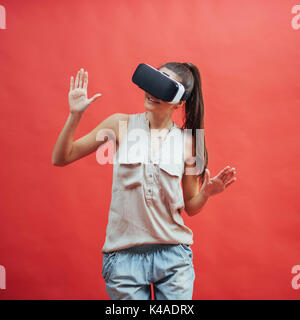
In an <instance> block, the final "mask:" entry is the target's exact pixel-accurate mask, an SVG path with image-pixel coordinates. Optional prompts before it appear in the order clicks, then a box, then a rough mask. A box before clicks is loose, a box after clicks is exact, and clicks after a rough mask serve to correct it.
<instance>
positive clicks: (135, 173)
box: [117, 161, 143, 189]
mask: <svg viewBox="0 0 300 320" xmlns="http://www.w3.org/2000/svg"><path fill="white" fill-rule="evenodd" d="M117 177H118V187H120V188H121V189H132V188H136V187H138V186H141V185H142V179H143V163H142V162H140V161H139V162H138V161H131V162H130V163H129V162H128V163H119V164H118V173H117Z"/></svg>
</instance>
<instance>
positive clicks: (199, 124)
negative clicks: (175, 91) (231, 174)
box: [158, 62, 208, 183]
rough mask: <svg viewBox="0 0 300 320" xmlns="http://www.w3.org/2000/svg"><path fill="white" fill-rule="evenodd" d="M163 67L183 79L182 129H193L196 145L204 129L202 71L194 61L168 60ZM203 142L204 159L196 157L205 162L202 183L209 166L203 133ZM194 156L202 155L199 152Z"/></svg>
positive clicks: (199, 161) (202, 162) (201, 176)
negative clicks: (184, 96) (184, 90)
mask: <svg viewBox="0 0 300 320" xmlns="http://www.w3.org/2000/svg"><path fill="white" fill-rule="evenodd" d="M162 67H165V68H168V69H170V70H172V71H174V72H175V73H176V74H178V76H179V77H180V78H181V79H182V81H181V83H182V84H183V86H184V87H185V89H186V92H187V100H186V103H185V115H184V123H183V126H182V129H191V132H192V137H193V143H194V146H196V139H195V137H196V132H197V129H204V102H203V94H202V84H201V76H200V72H199V70H198V68H197V67H196V66H195V65H194V64H192V63H178V62H168V63H165V64H164V65H162V66H160V67H159V68H158V69H161V68H162ZM203 142H204V148H203V155H202V157H203V158H204V159H202V157H201V159H196V163H200V164H203V165H202V166H201V167H202V168H203V170H202V172H201V173H199V174H198V175H199V176H200V178H201V181H202V183H203V181H204V176H205V169H206V168H207V164H208V152H207V148H206V144H205V135H203ZM193 156H197V157H200V155H199V154H196V155H193Z"/></svg>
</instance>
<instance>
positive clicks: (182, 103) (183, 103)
mask: <svg viewBox="0 0 300 320" xmlns="http://www.w3.org/2000/svg"><path fill="white" fill-rule="evenodd" d="M184 105H185V101H180V102H179V103H178V104H177V106H176V107H175V109H178V108H181V107H183V106H184Z"/></svg>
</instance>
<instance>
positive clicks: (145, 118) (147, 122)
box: [143, 111, 178, 131]
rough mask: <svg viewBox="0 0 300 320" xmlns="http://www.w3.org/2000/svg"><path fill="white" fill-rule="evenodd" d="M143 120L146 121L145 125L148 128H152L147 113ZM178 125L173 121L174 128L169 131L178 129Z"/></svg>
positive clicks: (144, 114) (144, 113)
mask: <svg viewBox="0 0 300 320" xmlns="http://www.w3.org/2000/svg"><path fill="white" fill-rule="evenodd" d="M143 119H144V123H145V124H146V126H147V128H148V129H149V128H150V122H149V120H148V118H147V111H145V112H143ZM177 127H178V126H177V124H176V123H175V122H174V121H173V126H172V127H171V128H170V130H169V131H171V130H174V129H175V128H177Z"/></svg>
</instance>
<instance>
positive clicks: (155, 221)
mask: <svg viewBox="0 0 300 320" xmlns="http://www.w3.org/2000/svg"><path fill="white" fill-rule="evenodd" d="M149 127H150V126H149V120H148V119H147V117H146V112H143V113H137V114H130V115H129V121H128V127H127V133H126V135H125V138H124V139H123V141H122V143H120V146H119V149H118V150H117V152H116V153H115V154H114V168H113V183H112V194H111V203H110V209H109V216H108V224H107V227H106V238H105V243H104V246H103V247H102V252H106V253H107V252H112V251H115V250H121V249H125V248H129V247H132V246H136V245H141V244H154V243H156V244H157V243H168V244H180V243H181V244H189V245H191V244H193V232H192V230H191V229H190V228H188V227H187V226H185V224H184V221H183V218H182V216H181V212H182V210H183V209H184V199H183V192H182V188H181V179H182V175H183V172H184V152H183V150H184V148H183V145H184V138H183V130H182V129H181V128H180V127H178V126H177V125H176V124H175V123H174V125H173V127H172V128H171V129H170V132H169V133H168V134H167V136H166V138H165V139H164V141H163V142H162V144H161V145H160V146H161V147H160V148H158V149H157V150H158V152H156V156H155V155H154V156H151V155H152V152H153V150H152V149H153V147H152V148H151V145H152V144H151V135H152V132H151V135H150V129H149ZM137 135H139V137H142V141H139V142H140V143H137V142H136V141H137V140H138V139H137V138H136V137H137ZM137 145H139V146H140V147H141V148H140V152H136V150H137V148H136V147H137ZM174 150H175V152H173V151H174ZM172 152H173V153H172Z"/></svg>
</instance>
